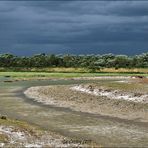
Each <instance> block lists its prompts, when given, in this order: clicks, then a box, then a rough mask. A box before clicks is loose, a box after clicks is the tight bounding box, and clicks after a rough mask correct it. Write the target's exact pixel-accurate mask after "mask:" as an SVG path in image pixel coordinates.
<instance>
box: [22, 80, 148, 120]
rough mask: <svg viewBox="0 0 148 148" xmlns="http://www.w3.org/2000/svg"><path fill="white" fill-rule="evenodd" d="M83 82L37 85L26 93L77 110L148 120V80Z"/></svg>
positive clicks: (40, 100) (45, 102) (43, 100)
mask: <svg viewBox="0 0 148 148" xmlns="http://www.w3.org/2000/svg"><path fill="white" fill-rule="evenodd" d="M106 79H107V78H105V79H104V80H105V81H103V79H101V81H100V82H98V83H90V84H82V85H81V84H80V85H68V86H67V85H56V86H42V87H41V86H37V87H31V88H28V89H27V90H26V91H25V92H24V93H25V94H26V95H27V96H28V97H30V98H33V99H34V100H36V101H38V102H42V103H44V104H50V105H55V106H59V107H66V108H70V109H72V110H75V111H81V112H88V113H93V114H101V115H107V116H111V117H118V118H123V119H128V120H135V121H139V122H148V94H147V92H148V87H147V85H148V83H147V78H145V79H144V80H143V79H133V78H128V79H123V80H119V79H115V78H112V79H113V80H112V81H111V80H109V81H106Z"/></svg>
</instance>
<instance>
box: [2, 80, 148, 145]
mask: <svg viewBox="0 0 148 148" xmlns="http://www.w3.org/2000/svg"><path fill="white" fill-rule="evenodd" d="M6 79H8V78H6ZM3 81H4V78H0V113H1V114H6V115H8V116H9V117H12V118H16V119H21V120H24V121H27V122H29V123H33V124H36V125H39V126H40V127H42V128H44V129H47V130H50V131H55V132H58V133H61V134H63V135H65V136H69V137H72V138H74V137H77V138H81V139H86V140H93V141H95V142H97V143H98V144H99V145H102V146H136V147H137V146H141V147H143V146H148V126H147V125H146V124H143V123H136V122H134V121H133V122H132V121H127V120H120V119H117V118H110V117H106V116H101V115H100V116H99V115H92V114H87V113H82V112H76V111H72V110H70V109H66V108H59V107H54V106H50V105H43V104H41V103H38V102H35V101H33V100H32V99H29V98H26V97H25V96H24V95H23V91H24V90H25V89H26V88H28V87H30V86H39V85H57V84H58V85H59V84H61V85H69V84H79V83H87V82H92V81H89V80H87V81H84V80H83V81H79V80H58V81H52V80H44V81H19V82H13V83H4V82H3ZM98 81H99V80H98ZM101 81H102V80H101ZM109 81H110V80H109Z"/></svg>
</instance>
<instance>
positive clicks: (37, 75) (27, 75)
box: [0, 72, 148, 79]
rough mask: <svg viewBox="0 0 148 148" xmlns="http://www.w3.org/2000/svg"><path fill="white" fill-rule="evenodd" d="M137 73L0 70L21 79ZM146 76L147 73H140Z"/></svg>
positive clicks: (4, 73)
mask: <svg viewBox="0 0 148 148" xmlns="http://www.w3.org/2000/svg"><path fill="white" fill-rule="evenodd" d="M132 75H134V76H135V75H139V74H130V73H109V72H108V73H47V72H0V76H6V77H7V76H9V77H13V78H20V79H21V78H22V79H27V78H31V79H38V78H78V77H99V76H132ZM140 75H142V76H148V74H146V73H145V74H140Z"/></svg>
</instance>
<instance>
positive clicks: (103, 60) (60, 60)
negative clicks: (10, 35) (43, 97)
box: [0, 53, 148, 72]
mask: <svg viewBox="0 0 148 148" xmlns="http://www.w3.org/2000/svg"><path fill="white" fill-rule="evenodd" d="M0 67H4V68H6V70H7V68H9V69H12V70H15V71H19V70H23V68H24V69H25V70H30V68H31V70H32V68H47V67H48V68H49V67H50V68H53V67H65V68H83V69H85V71H88V70H91V72H95V71H96V70H97V71H99V70H101V69H102V68H115V69H119V68H148V53H143V54H141V55H136V56H126V55H113V54H105V55H54V54H52V55H46V54H44V53H43V54H37V55H34V56H32V57H18V56H15V55H12V54H1V55H0ZM22 67H23V68H22ZM2 70H4V69H1V71H2Z"/></svg>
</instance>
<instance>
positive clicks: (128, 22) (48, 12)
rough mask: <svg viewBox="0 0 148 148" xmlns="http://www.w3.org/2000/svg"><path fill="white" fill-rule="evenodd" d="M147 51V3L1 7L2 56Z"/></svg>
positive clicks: (0, 3) (17, 3) (39, 3)
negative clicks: (5, 54) (7, 53)
mask: <svg viewBox="0 0 148 148" xmlns="http://www.w3.org/2000/svg"><path fill="white" fill-rule="evenodd" d="M146 51H148V2H147V1H124V2H123V1H56V2H53V1H0V53H6V52H9V53H14V54H17V55H32V54H35V53H55V54H60V53H68V54H70V53H71V54H103V53H114V54H129V55H134V54H139V53H142V52H146Z"/></svg>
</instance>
